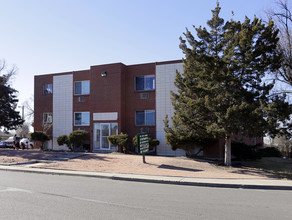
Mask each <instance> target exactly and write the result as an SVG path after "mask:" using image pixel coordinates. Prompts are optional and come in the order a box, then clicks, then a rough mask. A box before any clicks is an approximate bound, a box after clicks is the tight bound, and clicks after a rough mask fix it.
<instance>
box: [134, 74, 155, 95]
mask: <svg viewBox="0 0 292 220" xmlns="http://www.w3.org/2000/svg"><path fill="white" fill-rule="evenodd" d="M138 77H144V86H143V89H142V90H137V84H136V81H137V78H138ZM152 77H153V78H154V82H153V89H145V88H146V80H145V78H152ZM134 83H135V91H136V92H145V91H154V90H155V75H143V76H135V82H134Z"/></svg>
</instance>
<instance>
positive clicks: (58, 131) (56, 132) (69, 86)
mask: <svg viewBox="0 0 292 220" xmlns="http://www.w3.org/2000/svg"><path fill="white" fill-rule="evenodd" d="M72 131H73V75H72V74H68V75H59V76H54V78H53V150H67V149H68V148H67V146H59V145H58V143H57V138H58V137H59V136H60V135H64V134H66V135H69V134H70V133H71V132H72Z"/></svg>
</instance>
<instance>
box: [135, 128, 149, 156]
mask: <svg viewBox="0 0 292 220" xmlns="http://www.w3.org/2000/svg"><path fill="white" fill-rule="evenodd" d="M137 142H138V153H139V154H145V153H147V152H148V151H149V137H148V133H139V134H137Z"/></svg>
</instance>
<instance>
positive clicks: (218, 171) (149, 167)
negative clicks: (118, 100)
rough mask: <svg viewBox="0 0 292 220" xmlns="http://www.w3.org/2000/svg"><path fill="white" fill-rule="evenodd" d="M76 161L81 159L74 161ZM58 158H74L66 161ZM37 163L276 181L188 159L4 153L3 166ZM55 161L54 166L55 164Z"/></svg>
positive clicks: (255, 171)
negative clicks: (45, 161) (47, 161)
mask: <svg viewBox="0 0 292 220" xmlns="http://www.w3.org/2000/svg"><path fill="white" fill-rule="evenodd" d="M74 157H77V158H75V159H74ZM56 158H59V159H62V158H66V159H68V158H73V159H68V160H66V161H59V160H55V159H56ZM36 160H51V162H50V163H45V164H43V163H42V164H39V165H38V164H37V163H36V164H35V165H34V166H33V167H38V168H50V169H61V170H76V171H93V172H94V171H95V172H114V173H130V174H145V175H162V176H182V177H198V178H243V179H246V178H250V179H268V178H275V177H274V176H272V175H271V174H268V173H265V172H263V171H261V170H259V169H253V168H236V167H224V166H218V165H216V164H214V163H212V162H211V161H205V160H198V159H190V158H186V157H161V156H146V163H143V161H142V156H141V155H129V154H120V153H108V154H100V153H84V154H80V153H79V154H78V153H70V152H69V153H66V152H46V151H37V150H35V151H34V150H18V151H15V150H4V149H1V150H0V164H2V165H3V164H6V165H12V164H14V165H15V164H17V163H26V162H32V161H36ZM52 160H53V162H52Z"/></svg>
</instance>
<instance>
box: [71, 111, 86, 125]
mask: <svg viewBox="0 0 292 220" xmlns="http://www.w3.org/2000/svg"><path fill="white" fill-rule="evenodd" d="M84 113H88V114H89V122H88V124H82V114H84ZM76 114H81V124H76V120H75V118H76V116H75V115H76ZM74 126H90V112H74Z"/></svg>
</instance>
